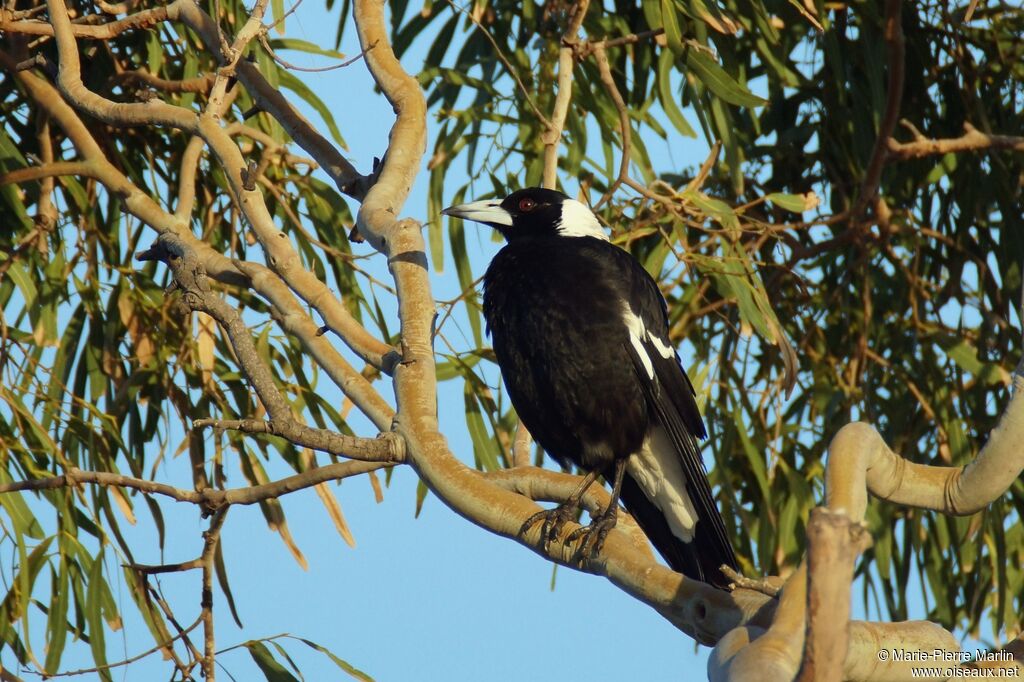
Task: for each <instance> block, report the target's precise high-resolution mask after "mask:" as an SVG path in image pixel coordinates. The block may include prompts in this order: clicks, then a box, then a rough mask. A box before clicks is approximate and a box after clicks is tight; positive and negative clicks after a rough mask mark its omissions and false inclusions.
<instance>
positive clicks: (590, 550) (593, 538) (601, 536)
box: [565, 507, 618, 560]
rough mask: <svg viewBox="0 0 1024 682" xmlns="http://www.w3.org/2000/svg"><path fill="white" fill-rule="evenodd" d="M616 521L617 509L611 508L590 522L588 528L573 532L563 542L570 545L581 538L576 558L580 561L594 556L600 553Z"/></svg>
mask: <svg viewBox="0 0 1024 682" xmlns="http://www.w3.org/2000/svg"><path fill="white" fill-rule="evenodd" d="M617 521H618V509H616V508H615V507H612V508H611V509H609V510H608V511H606V512H605V513H603V514H601V515H600V516H598V517H597V518H595V519H594V520H593V521H591V522H590V525H589V526H583V527H582V528H577V529H576V530H574V531H573V532H572V533H570V534H569V537H567V538H566V539H565V541H566V542H567V543H571V542H575V541H576V540H578V539H580V538H582V542H581V543H580V546H579V548H578V549H577V550H576V556H577V557H578V558H579V559H580V560H583V559H585V558H587V557H589V556H594V555H595V554H597V553H598V552H600V551H601V547H603V546H604V541H605V538H607V537H608V533H609V531H611V529H612V528H614V527H615V524H616V522H617Z"/></svg>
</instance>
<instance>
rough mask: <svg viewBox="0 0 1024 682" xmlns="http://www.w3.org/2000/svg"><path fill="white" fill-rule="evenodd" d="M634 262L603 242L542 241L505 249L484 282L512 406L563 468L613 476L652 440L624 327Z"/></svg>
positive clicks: (487, 309) (575, 239) (487, 308)
mask: <svg viewBox="0 0 1024 682" xmlns="http://www.w3.org/2000/svg"><path fill="white" fill-rule="evenodd" d="M630 261H631V258H630V256H629V255H628V254H626V253H624V252H622V251H621V250H619V249H618V248H617V247H615V246H613V245H611V244H609V243H607V242H604V241H601V240H598V239H593V238H590V237H559V236H550V237H537V238H530V239H520V240H516V241H515V242H513V243H511V244H508V245H507V246H505V248H503V249H502V250H501V251H500V252H499V253H498V255H497V256H495V258H494V260H493V261H492V262H491V265H490V267H489V268H488V269H487V273H486V274H485V275H484V316H485V317H486V319H487V326H488V330H489V331H490V333H491V336H492V340H493V344H494V352H495V354H496V355H497V358H498V365H499V366H500V367H501V372H502V375H503V378H504V380H505V385H506V387H507V388H508V393H509V397H510V398H511V400H512V405H513V406H514V407H515V408H516V412H517V413H518V414H519V417H520V418H521V419H522V420H523V423H524V424H525V425H526V427H527V429H529V431H530V433H531V434H532V435H533V437H534V438H535V439H536V440H537V442H538V443H540V445H541V447H543V448H544V450H545V451H546V452H547V453H548V454H549V455H551V456H552V457H553V458H554V459H555V460H556V461H558V462H559V463H560V464H562V465H563V466H566V464H567V462H569V461H571V462H574V463H576V464H579V465H581V466H583V467H584V468H586V469H588V470H589V469H594V468H596V469H604V468H605V467H607V466H608V465H609V464H611V462H612V460H613V458H620V457H626V456H628V455H629V454H631V453H633V452H634V451H636V450H637V449H638V448H639V447H640V444H641V442H642V440H643V437H644V434H645V432H646V430H647V419H648V416H647V407H646V404H645V401H644V395H643V393H642V391H641V387H640V385H639V384H638V381H637V377H636V373H635V370H634V369H633V364H632V362H631V360H630V357H629V355H628V351H627V348H626V345H627V344H628V343H629V336H628V334H629V332H628V330H627V328H626V326H625V324H624V322H623V311H624V305H625V302H624V301H625V299H624V296H623V291H628V286H629V285H628V281H629V280H628V277H629V276H630V274H631V273H632V269H631V268H632V266H633V264H632V263H631V262H630ZM637 267H639V266H637Z"/></svg>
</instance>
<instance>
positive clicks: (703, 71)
mask: <svg viewBox="0 0 1024 682" xmlns="http://www.w3.org/2000/svg"><path fill="white" fill-rule="evenodd" d="M686 65H687V66H688V67H689V68H690V69H691V70H692V71H693V72H694V73H695V74H696V75H697V78H698V79H699V80H700V82H701V83H703V84H704V85H705V86H707V88H708V90H710V91H711V92H713V93H714V94H715V95H717V96H718V97H721V98H722V99H723V100H725V101H726V102H728V103H729V104H735V105H737V106H741V107H760V106H764V105H765V104H767V102H766V101H765V100H763V99H761V98H760V97H758V96H756V95H754V93H752V92H750V90H748V89H747V88H745V87H744V86H742V85H740V84H739V83H738V82H737V81H736V79H734V78H733V77H732V76H730V75H729V74H728V73H727V72H726V70H725V69H723V68H722V67H721V66H719V64H718V62H716V61H715V60H714V59H712V58H711V57H710V56H708V54H707V53H706V52H704V51H703V50H694V49H690V50H687V51H686Z"/></svg>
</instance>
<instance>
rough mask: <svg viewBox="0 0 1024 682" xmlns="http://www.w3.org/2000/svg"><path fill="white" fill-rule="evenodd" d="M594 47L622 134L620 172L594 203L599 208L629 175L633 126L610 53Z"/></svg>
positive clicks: (602, 81) (598, 46) (596, 46)
mask: <svg viewBox="0 0 1024 682" xmlns="http://www.w3.org/2000/svg"><path fill="white" fill-rule="evenodd" d="M593 49H594V56H595V57H596V58H597V69H598V71H599V72H600V74H601V83H602V84H604V87H605V89H606V90H607V91H608V94H609V95H610V96H611V98H612V102H614V103H615V110H616V111H618V112H619V131H620V134H621V135H622V160H621V161H620V162H619V174H618V175H617V176H616V177H615V180H614V181H613V182H612V184H611V185H609V186H608V191H607V192H605V193H604V194H603V195H602V196H601V198H600V199H599V200H598V202H597V203H596V204H594V210H597V209H599V208H601V206H603V205H604V203H605V202H606V201H608V200H610V199H611V198H612V196H614V194H615V190H617V189H618V188H619V186H620V185H621V184H622V183H623V181H624V180H625V179H626V178H627V177H628V176H629V151H630V144H631V140H632V135H633V127H632V126H631V125H630V123H629V110H628V109H627V108H626V102H625V101H624V100H623V99H622V93H620V92H619V88H618V86H617V85H615V78H614V76H612V70H611V67H610V66H609V65H608V53H607V52H605V49H604V46H603V45H601V44H595V45H594V46H593Z"/></svg>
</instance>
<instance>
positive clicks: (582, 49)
mask: <svg viewBox="0 0 1024 682" xmlns="http://www.w3.org/2000/svg"><path fill="white" fill-rule="evenodd" d="M664 33H665V29H663V28H656V29H654V30H653V31H641V32H640V33H631V34H630V35H628V36H622V37H620V38H608V39H605V40H584V41H583V42H582V43H580V44H579V48H578V49H577V50H576V56H577V57H578V58H579V59H586V58H587V57H589V56H590V55H591V54H593V53H594V52H596V51H597V50H598V48H604V49H608V48H609V47H619V46H620V45H632V44H634V43H639V42H641V41H644V40H648V39H649V38H657V37H658V36H660V35H664Z"/></svg>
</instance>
